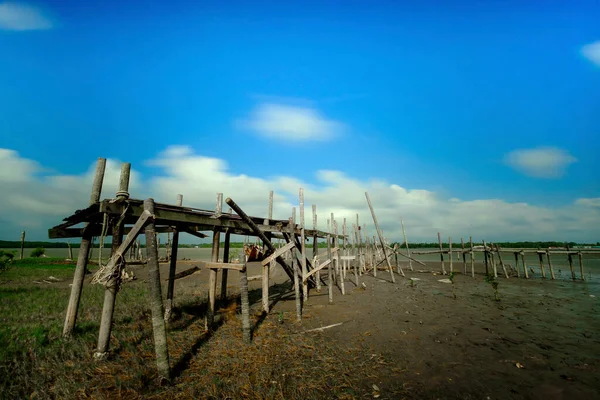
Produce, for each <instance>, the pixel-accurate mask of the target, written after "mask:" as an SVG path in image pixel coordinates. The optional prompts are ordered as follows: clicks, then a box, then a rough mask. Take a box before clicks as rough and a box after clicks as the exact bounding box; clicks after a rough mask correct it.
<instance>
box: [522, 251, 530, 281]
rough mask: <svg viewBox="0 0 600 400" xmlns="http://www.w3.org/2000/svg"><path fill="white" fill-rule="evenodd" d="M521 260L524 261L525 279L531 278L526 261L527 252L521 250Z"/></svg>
mask: <svg viewBox="0 0 600 400" xmlns="http://www.w3.org/2000/svg"><path fill="white" fill-rule="evenodd" d="M521 261H522V262H523V271H525V279H529V271H527V264H526V263H525V252H524V251H523V250H521Z"/></svg>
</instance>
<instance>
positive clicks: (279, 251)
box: [261, 242, 295, 265]
mask: <svg viewBox="0 0 600 400" xmlns="http://www.w3.org/2000/svg"><path fill="white" fill-rule="evenodd" d="M294 246H295V244H294V242H289V243H288V244H286V245H285V246H283V247H280V248H278V249H277V250H275V253H273V254H271V255H270V256H269V257H267V258H265V259H264V260H262V262H261V264H262V265H267V264H269V263H270V262H271V261H273V260H275V259H276V258H277V257H279V256H281V255H283V254H285V252H286V251H289V250H290V249H291V248H292V247H294Z"/></svg>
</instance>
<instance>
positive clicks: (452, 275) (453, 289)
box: [448, 271, 456, 300]
mask: <svg viewBox="0 0 600 400" xmlns="http://www.w3.org/2000/svg"><path fill="white" fill-rule="evenodd" d="M455 275H456V271H452V272H450V275H448V279H450V282H452V296H453V297H454V300H456V286H454V276H455Z"/></svg>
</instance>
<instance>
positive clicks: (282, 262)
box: [225, 197, 294, 281]
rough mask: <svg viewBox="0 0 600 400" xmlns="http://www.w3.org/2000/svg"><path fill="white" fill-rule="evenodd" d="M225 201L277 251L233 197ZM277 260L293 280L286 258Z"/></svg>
mask: <svg viewBox="0 0 600 400" xmlns="http://www.w3.org/2000/svg"><path fill="white" fill-rule="evenodd" d="M225 202H226V203H227V204H228V205H229V207H231V208H232V209H233V211H235V212H236V214H237V215H239V216H240V218H242V220H244V221H245V222H246V223H247V224H248V226H249V227H250V229H251V230H252V232H254V234H255V235H256V236H258V237H259V238H260V240H262V241H263V243H264V244H266V245H267V248H268V249H269V251H271V252H275V246H273V244H272V243H271V241H270V240H269V239H268V238H267V237H266V236H265V234H264V233H263V232H262V231H261V230H260V228H259V227H258V226H257V225H256V224H255V223H254V221H252V219H251V218H250V217H248V215H247V214H246V213H245V212H244V211H243V210H242V209H241V208H240V207H239V206H238V205H237V204H236V203H235V202H234V201H233V200H232V199H231V197H228V198H227V199H226V200H225ZM288 229H289V227H288ZM291 229H292V231H293V229H294V227H293V225H292V227H291ZM276 261H277V262H278V263H279V265H281V266H282V267H283V270H284V271H285V272H286V274H287V275H288V277H289V278H290V279H291V280H292V281H293V279H294V271H293V269H292V268H290V267H289V266H288V265H287V263H286V262H285V260H284V259H283V258H282V257H276Z"/></svg>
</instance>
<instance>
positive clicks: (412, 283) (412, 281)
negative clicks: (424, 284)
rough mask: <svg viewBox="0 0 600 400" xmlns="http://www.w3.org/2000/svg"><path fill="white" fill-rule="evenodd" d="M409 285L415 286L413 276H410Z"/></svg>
mask: <svg viewBox="0 0 600 400" xmlns="http://www.w3.org/2000/svg"><path fill="white" fill-rule="evenodd" d="M410 287H412V288H414V287H415V280H414V279H413V278H410Z"/></svg>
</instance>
